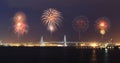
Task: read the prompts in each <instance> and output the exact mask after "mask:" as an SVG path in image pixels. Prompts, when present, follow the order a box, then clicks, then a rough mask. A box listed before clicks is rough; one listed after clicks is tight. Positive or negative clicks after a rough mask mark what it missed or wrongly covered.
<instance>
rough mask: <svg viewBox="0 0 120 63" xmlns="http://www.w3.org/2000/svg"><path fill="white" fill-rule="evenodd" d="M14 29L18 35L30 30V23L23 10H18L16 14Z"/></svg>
mask: <svg viewBox="0 0 120 63" xmlns="http://www.w3.org/2000/svg"><path fill="white" fill-rule="evenodd" d="M14 31H15V33H17V34H18V35H23V34H25V33H27V32H28V25H27V24H26V16H25V14H24V13H23V12H18V13H16V15H15V16H14Z"/></svg>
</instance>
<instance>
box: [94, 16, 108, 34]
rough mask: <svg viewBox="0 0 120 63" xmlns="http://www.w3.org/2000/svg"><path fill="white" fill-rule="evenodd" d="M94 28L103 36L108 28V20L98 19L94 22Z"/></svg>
mask: <svg viewBox="0 0 120 63" xmlns="http://www.w3.org/2000/svg"><path fill="white" fill-rule="evenodd" d="M96 27H97V29H98V30H99V31H100V34H102V35H104V34H105V33H106V31H107V30H108V29H109V28H110V23H109V19H108V18H105V17H102V18H99V19H98V20H97V22H96Z"/></svg>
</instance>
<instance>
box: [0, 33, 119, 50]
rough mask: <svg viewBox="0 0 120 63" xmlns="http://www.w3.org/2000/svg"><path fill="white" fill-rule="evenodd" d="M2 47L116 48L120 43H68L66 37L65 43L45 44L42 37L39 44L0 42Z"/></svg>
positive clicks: (53, 42) (52, 42)
mask: <svg viewBox="0 0 120 63" xmlns="http://www.w3.org/2000/svg"><path fill="white" fill-rule="evenodd" d="M0 46H11V47H20V46H23V47H71V46H73V47H81V48H106V47H108V48H114V46H120V42H97V41H94V42H68V41H67V39H66V36H65V35H64V40H63V41H51V42H45V41H44V39H43V37H41V39H40V41H39V42H14V43H12V42H11V43H8V42H2V41H1V42H0Z"/></svg>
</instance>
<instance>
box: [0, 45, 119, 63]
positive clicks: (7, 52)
mask: <svg viewBox="0 0 120 63" xmlns="http://www.w3.org/2000/svg"><path fill="white" fill-rule="evenodd" d="M0 63H120V50H119V49H81V48H75V47H33V48H26V47H18V48H17V47H0Z"/></svg>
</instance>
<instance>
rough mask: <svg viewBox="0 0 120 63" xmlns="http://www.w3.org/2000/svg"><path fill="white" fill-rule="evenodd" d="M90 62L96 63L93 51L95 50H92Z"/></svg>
mask: <svg viewBox="0 0 120 63" xmlns="http://www.w3.org/2000/svg"><path fill="white" fill-rule="evenodd" d="M91 61H92V63H96V61H97V58H96V50H95V49H93V50H92V57H91Z"/></svg>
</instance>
